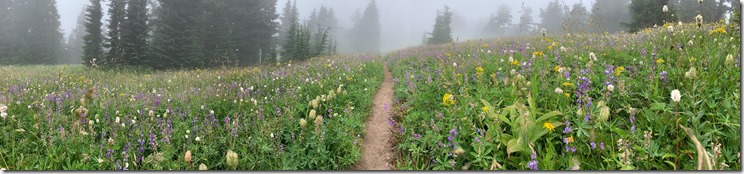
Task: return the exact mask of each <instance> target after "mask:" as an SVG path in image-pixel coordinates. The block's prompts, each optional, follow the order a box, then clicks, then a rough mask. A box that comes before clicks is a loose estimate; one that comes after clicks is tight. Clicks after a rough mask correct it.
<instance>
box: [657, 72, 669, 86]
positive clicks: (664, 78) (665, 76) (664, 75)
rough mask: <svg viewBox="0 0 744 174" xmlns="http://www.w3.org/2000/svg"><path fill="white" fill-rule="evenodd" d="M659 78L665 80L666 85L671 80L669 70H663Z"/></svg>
mask: <svg viewBox="0 0 744 174" xmlns="http://www.w3.org/2000/svg"><path fill="white" fill-rule="evenodd" d="M659 79H661V81H663V82H664V85H666V84H667V82H669V80H668V79H667V72H666V71H662V72H661V74H659Z"/></svg>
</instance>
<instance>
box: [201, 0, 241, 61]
mask: <svg viewBox="0 0 744 174" xmlns="http://www.w3.org/2000/svg"><path fill="white" fill-rule="evenodd" d="M203 3H204V5H203V9H204V10H205V11H204V16H202V19H201V22H200V23H201V24H200V26H201V28H200V31H201V33H202V44H204V56H205V57H207V59H208V61H209V64H210V65H235V63H236V62H237V60H236V56H235V49H234V48H233V47H234V46H233V45H232V43H233V42H234V41H232V40H231V38H230V28H229V23H228V22H229V21H228V19H227V15H228V13H226V12H225V10H223V9H225V8H226V5H227V4H226V3H225V1H224V0H206V1H204V2H203Z"/></svg>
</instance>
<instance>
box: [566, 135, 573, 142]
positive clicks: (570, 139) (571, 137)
mask: <svg viewBox="0 0 744 174" xmlns="http://www.w3.org/2000/svg"><path fill="white" fill-rule="evenodd" d="M566 142H567V143H573V142H574V138H573V135H571V136H570V137H568V138H566Z"/></svg>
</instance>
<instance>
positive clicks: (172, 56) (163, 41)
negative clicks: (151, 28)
mask: <svg viewBox="0 0 744 174" xmlns="http://www.w3.org/2000/svg"><path fill="white" fill-rule="evenodd" d="M200 2H201V1H200V0H160V7H161V8H160V10H159V12H158V17H157V27H156V28H155V32H154V33H153V52H154V57H152V61H153V62H158V63H157V64H153V65H152V67H153V68H155V69H171V68H201V67H206V66H207V64H206V63H207V62H206V61H205V59H204V56H203V51H202V44H201V42H200V38H201V37H200V35H199V33H200V32H199V28H198V26H197V25H196V24H197V23H198V21H199V19H200V18H199V16H200V15H202V10H203V9H202V8H201V3H200Z"/></svg>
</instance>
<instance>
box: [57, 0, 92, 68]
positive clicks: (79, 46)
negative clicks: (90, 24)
mask: <svg viewBox="0 0 744 174" xmlns="http://www.w3.org/2000/svg"><path fill="white" fill-rule="evenodd" d="M85 11H86V10H85V9H83V10H81V11H80V15H78V19H77V25H76V26H75V29H74V30H72V32H70V34H68V35H67V43H66V44H65V57H63V59H62V60H61V61H60V63H62V64H80V63H82V59H81V57H82V56H83V45H84V44H85V42H84V39H83V38H84V37H85V35H86V32H85Z"/></svg>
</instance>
